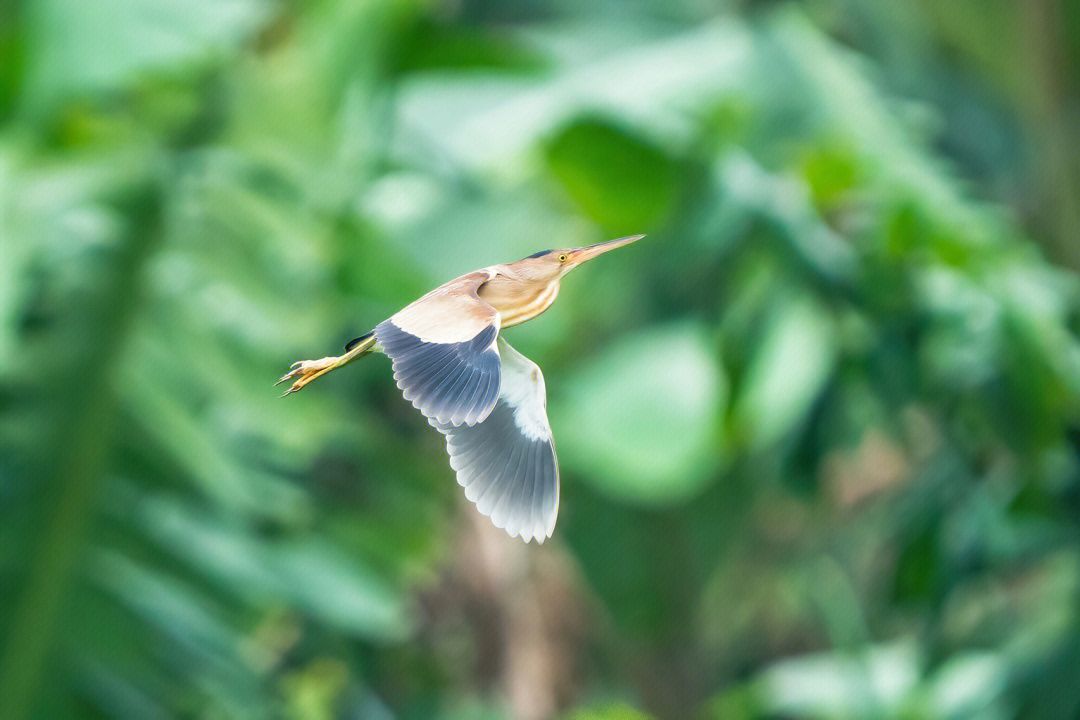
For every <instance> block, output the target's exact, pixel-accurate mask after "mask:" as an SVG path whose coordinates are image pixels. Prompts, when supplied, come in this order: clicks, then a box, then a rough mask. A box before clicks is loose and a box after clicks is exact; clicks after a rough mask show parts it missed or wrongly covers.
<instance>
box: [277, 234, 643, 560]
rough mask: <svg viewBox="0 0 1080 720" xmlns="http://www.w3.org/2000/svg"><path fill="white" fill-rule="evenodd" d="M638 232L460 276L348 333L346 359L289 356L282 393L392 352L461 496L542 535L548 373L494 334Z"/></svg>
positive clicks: (550, 452) (555, 503)
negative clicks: (438, 436) (437, 436)
mask: <svg viewBox="0 0 1080 720" xmlns="http://www.w3.org/2000/svg"><path fill="white" fill-rule="evenodd" d="M643 237H645V236H644V235H631V236H628V237H622V238H618V239H616V240H609V241H607V242H602V243H597V244H595V245H589V246H586V247H579V248H567V249H563V250H544V251H542V252H538V253H534V254H532V255H530V256H528V257H526V258H524V259H522V260H518V261H517V262H512V263H507V264H501V265H491V266H488V267H485V268H481V269H480V270H474V271H473V272H469V273H466V274H464V275H462V276H461V277H458V278H455V279H453V280H451V281H449V282H447V283H444V284H443V285H440V286H439V287H437V288H435V289H434V290H432V291H431V292H429V293H428V294H426V295H424V296H423V297H421V298H420V299H418V300H416V301H414V302H412V303H411V304H409V305H407V306H405V307H404V308H402V309H401V310H400V311H398V312H397V313H395V314H394V315H392V316H390V317H389V318H387V319H386V320H384V321H382V322H381V323H379V324H378V325H376V326H375V329H374V330H372V331H371V332H369V333H366V334H364V335H361V336H360V337H358V338H355V339H354V340H352V341H350V342H349V343H348V344H346V346H345V353H344V354H343V355H339V356H332V357H324V358H321V359H318V360H301V361H299V362H295V363H293V364H292V365H291V366H290V369H289V372H287V373H286V374H285V375H284V376H282V377H281V379H280V380H278V381H277V383H276V384H281V383H283V382H287V381H289V380H292V381H293V383H292V385H291V386H290V387H289V389H288V390H286V391H285V393H284V394H283V395H282V397H284V396H286V395H290V394H292V393H294V392H297V391H298V390H301V389H303V388H304V387H306V386H307V385H308V383H310V382H311V381H313V380H315V379H316V378H318V377H321V376H323V375H325V374H326V373H328V372H331V371H332V370H336V369H338V368H340V367H343V366H344V365H347V364H348V363H351V362H353V361H355V360H357V359H359V358H361V357H364V356H366V355H369V354H372V353H382V354H384V355H387V356H388V357H389V358H390V362H391V366H392V368H393V372H394V380H395V381H396V383H397V386H398V388H400V390H401V392H402V394H403V395H404V397H405V399H406V400H408V401H409V402H411V403H412V405H413V406H414V407H415V408H416V409H417V410H419V411H420V412H421V413H422V414H423V415H424V417H425V418H427V421H428V423H429V424H431V425H432V426H433V427H434V428H435V429H436V430H438V431H439V432H440V433H442V435H443V436H444V438H445V441H446V451H447V453H448V454H449V456H450V467H451V468H452V469H453V470H454V472H455V473H456V475H457V481H458V484H459V485H461V486H462V487H463V488H464V490H465V497H466V498H468V500H470V501H471V502H472V503H474V504H475V505H476V508H477V509H478V510H479V512H480V513H481V514H483V515H485V516H487V517H489V518H490V519H491V521H492V522H493V523H494V524H495V526H496V527H498V528H503V529H505V530H506V532H507V533H509V534H510V536H511V537H520V538H521V539H522V540H524V541H525V542H526V543H528V542H530V541H531V540H534V539H535V540H536V541H537V542H538V543H543V542H544V540H546V539H547V538H550V537H551V536H552V533H553V532H554V529H555V519H556V517H557V516H558V512H559V463H558V458H557V456H556V454H555V445H554V442H553V440H552V433H551V425H550V423H549V421H548V417H547V392H546V389H545V385H544V376H543V373H541V372H540V368H539V367H537V365H536V363H534V362H532V361H531V360H529V359H528V358H526V357H525V356H524V355H522V354H521V353H519V352H518V351H516V350H515V349H514V348H512V347H511V346H510V344H509V343H508V342H507V341H506V339H505V338H503V336H502V332H501V331H502V330H503V329H505V328H508V327H512V326H514V325H520V324H521V323H523V322H526V321H528V320H532V319H533V318H535V317H537V316H538V315H540V314H541V313H543V312H544V311H545V310H547V309H548V308H549V307H551V304H552V303H553V302H555V298H556V297H557V296H558V294H559V287H560V283H561V282H562V279H563V277H564V276H565V275H566V274H567V273H569V272H570V271H571V270H573V269H574V268H576V267H578V266H579V265H581V264H582V263H584V262H585V261H587V260H591V259H592V258H595V257H597V256H599V255H601V254H603V253H606V252H608V251H610V250H614V249H615V248H619V247H623V246H624V245H628V244H630V243H632V242H635V241H637V240H640V239H641V238H643Z"/></svg>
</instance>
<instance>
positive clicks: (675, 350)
mask: <svg viewBox="0 0 1080 720" xmlns="http://www.w3.org/2000/svg"><path fill="white" fill-rule="evenodd" d="M727 393H728V388H727V379H726V378H725V377H724V375H723V373H722V371H721V369H720V367H719V366H718V365H717V364H716V361H715V360H714V359H713V354H712V353H711V352H710V350H709V347H708V342H707V340H706V337H705V334H704V333H703V332H702V330H701V328H699V327H698V326H696V325H673V326H668V327H664V328H658V329H655V330H649V331H642V332H638V333H636V334H633V335H630V336H628V337H626V338H624V339H622V340H620V341H619V342H617V343H615V344H614V345H613V346H612V347H611V348H610V349H608V350H606V351H605V352H604V353H602V354H599V355H597V356H596V357H595V358H593V359H591V360H590V361H589V362H588V363H587V364H585V365H584V366H583V367H581V368H580V369H578V370H577V371H576V372H574V373H573V376H572V380H570V381H569V383H568V384H567V390H566V391H565V392H564V393H560V395H559V401H558V402H557V403H555V402H553V407H552V416H553V418H554V422H553V426H554V427H555V436H556V438H557V444H558V449H559V452H560V455H559V457H560V459H562V461H563V462H564V464H565V466H566V467H567V468H568V469H569V470H570V471H571V472H573V473H576V474H578V475H580V477H581V478H582V479H585V480H587V481H589V482H591V483H593V484H594V485H595V486H596V487H597V489H599V490H601V491H603V492H604V493H605V494H607V495H610V496H611V497H615V498H619V499H621V500H626V501H631V502H635V503H641V504H645V505H656V504H660V505H663V504H669V503H675V502H683V501H685V500H686V499H688V498H689V497H691V496H693V495H694V494H696V493H697V492H699V491H700V490H701V489H702V488H703V487H704V486H705V485H706V484H707V483H708V482H709V481H710V480H712V479H713V478H714V477H715V475H714V473H715V471H716V469H717V467H718V466H719V464H720V463H721V461H722V459H723V454H722V453H723V436H722V434H721V429H720V418H721V413H722V411H723V408H724V407H725V406H726V405H727Z"/></svg>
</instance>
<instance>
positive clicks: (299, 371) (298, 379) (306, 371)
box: [274, 357, 338, 397]
mask: <svg viewBox="0 0 1080 720" xmlns="http://www.w3.org/2000/svg"><path fill="white" fill-rule="evenodd" d="M337 360H338V358H336V357H325V358H322V359H320V360H297V361H296V362H294V363H293V364H292V365H290V366H289V372H287V373H285V374H284V375H282V376H281V379H280V380H278V381H277V382H276V383H274V385H280V384H281V383H283V382H285V381H286V380H294V378H295V380H294V382H293V384H292V386H291V387H290V388H289V389H288V390H286V391H285V392H283V393H282V394H281V397H285V396H286V395H291V394H292V393H294V392H296V391H297V390H302V389H303V387H304V386H305V385H307V384H308V383H309V382H311V381H312V380H314V379H315V378H317V377H319V376H320V375H322V374H323V373H327V372H329V371H331V370H333V369H334V367H335V363H336V362H337Z"/></svg>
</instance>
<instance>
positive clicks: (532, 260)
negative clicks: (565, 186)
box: [514, 235, 645, 280]
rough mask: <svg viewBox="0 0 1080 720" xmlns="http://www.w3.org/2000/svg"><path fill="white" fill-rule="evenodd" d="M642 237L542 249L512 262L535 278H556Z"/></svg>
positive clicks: (633, 236) (636, 236)
mask: <svg viewBox="0 0 1080 720" xmlns="http://www.w3.org/2000/svg"><path fill="white" fill-rule="evenodd" d="M643 237H645V236H644V235H631V236H629V237H624V238H619V239H618V240H608V241H607V242H602V243H597V244H596V245H588V246H586V247H580V248H567V249H564V250H544V251H543V252H538V253H536V254H534V255H530V256H529V257H527V258H525V259H524V260H520V261H518V262H517V263H514V264H515V265H517V266H519V267H518V269H519V270H521V271H523V272H524V273H525V274H527V275H529V276H531V277H532V278H534V279H536V280H557V279H559V278H561V277H562V276H563V275H565V274H566V273H568V272H570V271H571V270H573V269H574V268H576V267H577V266H578V265H580V264H581V263H583V262H585V261H586V260H591V259H592V258H594V257H596V256H597V255H602V254H603V253H606V252H607V251H608V250H614V249H615V248H617V247H622V246H623V245H629V244H630V243H632V242H634V241H636V240H640V239H641V238H643Z"/></svg>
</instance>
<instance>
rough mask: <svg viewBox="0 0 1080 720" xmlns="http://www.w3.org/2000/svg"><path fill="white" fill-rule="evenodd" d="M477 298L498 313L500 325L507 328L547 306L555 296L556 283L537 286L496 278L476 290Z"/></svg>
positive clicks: (557, 289) (557, 291)
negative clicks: (478, 296) (477, 292)
mask: <svg viewBox="0 0 1080 720" xmlns="http://www.w3.org/2000/svg"><path fill="white" fill-rule="evenodd" d="M479 295H480V298H481V299H482V300H484V301H485V302H487V303H488V304H490V305H491V306H492V307H493V308H495V309H496V310H498V311H499V315H500V317H501V319H502V326H503V327H510V326H511V325H520V324H521V323H523V322H525V321H526V320H532V319H533V318H534V317H536V316H537V315H539V314H540V313H542V312H544V311H545V310H547V309H548V308H549V307H551V303H553V302H555V298H556V297H557V296H558V295H559V281H558V280H554V281H551V282H544V283H540V282H531V281H523V280H518V279H516V278H507V277H501V276H496V277H494V278H492V279H491V280H490V281H489V282H487V283H485V284H484V285H483V286H482V287H481V288H480V290H479Z"/></svg>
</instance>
